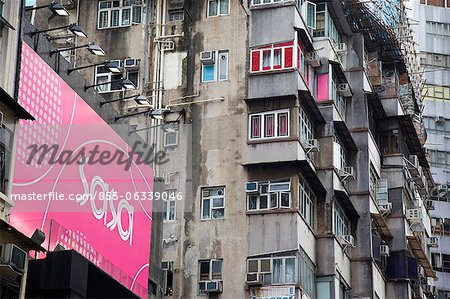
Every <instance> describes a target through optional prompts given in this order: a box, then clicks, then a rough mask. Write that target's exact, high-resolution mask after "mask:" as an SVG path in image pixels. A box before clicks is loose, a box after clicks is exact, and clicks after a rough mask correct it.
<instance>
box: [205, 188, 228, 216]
mask: <svg viewBox="0 0 450 299" xmlns="http://www.w3.org/2000/svg"><path fill="white" fill-rule="evenodd" d="M224 217H225V187H214V188H203V189H202V220H211V219H223V218H224Z"/></svg>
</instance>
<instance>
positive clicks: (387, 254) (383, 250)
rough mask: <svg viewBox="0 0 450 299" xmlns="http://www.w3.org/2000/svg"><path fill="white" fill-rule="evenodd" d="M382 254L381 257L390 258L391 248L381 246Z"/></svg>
mask: <svg viewBox="0 0 450 299" xmlns="http://www.w3.org/2000/svg"><path fill="white" fill-rule="evenodd" d="M380 253H381V256H389V246H387V245H380Z"/></svg>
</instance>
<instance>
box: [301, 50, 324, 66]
mask: <svg viewBox="0 0 450 299" xmlns="http://www.w3.org/2000/svg"><path fill="white" fill-rule="evenodd" d="M305 61H306V63H308V64H309V65H311V66H312V67H319V66H321V63H320V56H319V54H317V52H309V53H306V55H305Z"/></svg>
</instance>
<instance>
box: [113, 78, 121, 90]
mask: <svg viewBox="0 0 450 299" xmlns="http://www.w3.org/2000/svg"><path fill="white" fill-rule="evenodd" d="M120 79H122V75H114V76H111V90H122V85H121V84H120Z"/></svg>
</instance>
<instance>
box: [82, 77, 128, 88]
mask: <svg viewBox="0 0 450 299" xmlns="http://www.w3.org/2000/svg"><path fill="white" fill-rule="evenodd" d="M111 83H119V84H120V85H122V87H123V88H124V89H126V90H133V89H136V86H135V85H134V83H133V82H131V81H130V80H128V79H123V78H122V79H118V80H112V81H109V82H102V83H97V84H92V85H86V86H85V87H84V91H86V90H88V89H89V88H91V87H97V86H102V85H106V84H111Z"/></svg>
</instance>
